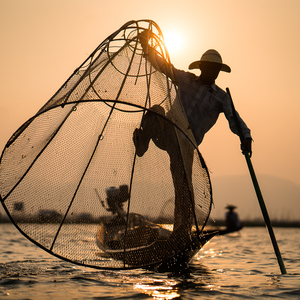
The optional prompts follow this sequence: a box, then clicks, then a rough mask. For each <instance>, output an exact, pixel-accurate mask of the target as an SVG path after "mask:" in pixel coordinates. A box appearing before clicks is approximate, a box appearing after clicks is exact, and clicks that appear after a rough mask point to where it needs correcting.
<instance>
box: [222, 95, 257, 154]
mask: <svg viewBox="0 0 300 300" xmlns="http://www.w3.org/2000/svg"><path fill="white" fill-rule="evenodd" d="M223 110H224V114H225V117H226V119H227V120H228V123H229V127H230V129H231V131H232V132H233V133H235V134H237V135H239V132H238V129H237V127H236V124H235V119H234V116H233V112H232V107H231V101H230V98H229V96H228V95H227V94H226V98H225V99H224V102H223ZM236 114H237V119H238V121H239V123H240V125H241V129H242V131H243V138H244V139H243V141H242V143H241V149H242V150H246V151H247V152H248V153H249V155H250V157H251V155H252V137H251V133H250V129H249V128H248V127H247V125H246V123H245V122H244V121H243V120H242V118H241V117H240V116H239V114H238V112H236Z"/></svg>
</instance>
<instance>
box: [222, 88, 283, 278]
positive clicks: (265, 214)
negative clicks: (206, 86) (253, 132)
mask: <svg viewBox="0 0 300 300" xmlns="http://www.w3.org/2000/svg"><path fill="white" fill-rule="evenodd" d="M226 91H227V94H228V95H229V98H230V100H231V106H232V112H233V117H234V120H235V123H236V127H237V129H238V133H239V137H240V140H241V143H242V142H243V140H244V134H243V132H242V128H241V124H240V122H239V120H238V117H237V113H236V110H235V107H234V104H233V101H232V98H231V94H230V91H229V88H226ZM243 154H244V156H245V158H246V162H247V165H248V169H249V172H250V175H251V178H252V182H253V186H254V189H255V192H256V196H257V199H258V202H259V205H260V209H261V212H262V214H263V217H264V220H265V224H266V227H267V229H268V231H269V235H270V238H271V241H272V244H273V248H274V251H275V254H276V257H277V261H278V264H279V267H280V270H281V274H286V269H285V266H284V263H283V260H282V257H281V254H280V251H279V248H278V245H277V241H276V238H275V234H274V231H273V228H272V224H271V221H270V218H269V214H268V211H267V208H266V205H265V202H264V199H263V196H262V193H261V190H260V188H259V184H258V181H257V178H256V175H255V172H254V169H253V165H252V162H251V159H250V156H249V153H248V151H247V150H243Z"/></svg>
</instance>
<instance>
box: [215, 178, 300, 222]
mask: <svg viewBox="0 0 300 300" xmlns="http://www.w3.org/2000/svg"><path fill="white" fill-rule="evenodd" d="M211 180H212V186H213V198H214V207H213V209H212V214H211V216H212V217H213V218H217V219H218V218H221V219H223V218H224V214H225V212H226V210H225V206H226V205H227V204H234V205H236V206H237V207H238V208H237V212H238V214H239V216H240V218H241V219H246V220H253V219H257V218H258V219H259V218H262V213H261V210H260V206H259V203H258V200H257V196H256V193H255V190H254V187H253V184H252V180H251V177H250V175H241V176H228V177H215V178H214V177H213V176H212V178H211ZM257 180H258V182H259V186H260V189H261V192H262V195H263V198H264V202H265V204H266V207H267V210H268V213H269V216H270V219H271V220H285V221H300V201H299V200H300V185H297V184H295V183H293V182H291V181H289V180H285V179H281V178H277V177H272V176H268V175H257Z"/></svg>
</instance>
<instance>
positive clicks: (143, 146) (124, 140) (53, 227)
mask: <svg viewBox="0 0 300 300" xmlns="http://www.w3.org/2000/svg"><path fill="white" fill-rule="evenodd" d="M144 29H150V30H151V31H152V32H153V36H152V38H151V39H150V43H151V46H152V47H154V48H155V49H156V51H157V53H158V55H160V56H161V57H162V58H164V60H165V62H166V67H167V64H168V63H169V57H168V54H167V51H166V49H165V47H164V43H163V38H162V33H161V31H160V29H159V27H158V26H157V24H155V23H154V22H153V21H151V20H141V21H130V22H128V23H127V24H125V25H124V26H122V27H121V28H120V29H119V30H117V31H116V32H115V33H113V34H112V35H111V36H109V37H108V38H107V39H106V40H104V41H103V42H102V43H101V44H100V45H99V46H98V47H97V48H96V50H95V51H94V52H93V53H92V54H91V55H90V56H89V57H88V59H87V60H86V61H85V62H84V63H83V64H82V65H81V66H80V67H79V68H78V69H77V70H76V71H75V72H74V73H73V74H72V75H71V76H70V78H69V79H68V80H67V81H66V82H65V83H64V85H63V86H62V87H61V88H60V89H59V90H58V91H57V93H56V94H55V95H54V96H53V97H52V98H51V99H50V100H49V101H48V102H47V103H46V104H45V105H44V106H43V107H42V108H41V109H40V110H39V112H38V113H37V114H36V115H35V116H33V117H32V118H31V119H29V120H28V121H27V122H26V123H25V124H23V125H22V126H21V127H20V128H19V129H18V130H17V131H16V132H15V133H14V134H13V136H12V137H11V138H10V140H9V141H8V143H7V145H6V146H5V149H4V150H3V153H2V156H1V164H0V192H1V202H2V204H3V206H4V208H5V210H6V212H7V213H8V215H9V217H10V219H11V220H12V222H13V223H14V224H15V226H16V227H17V228H18V229H19V230H20V231H21V232H22V233H23V234H24V235H25V236H26V237H27V238H29V239H30V240H31V241H33V242H34V243H36V244H37V245H38V246H40V247H42V248H43V249H45V250H46V251H48V252H50V253H51V254H54V255H56V256H58V257H60V258H63V259H66V260H68V261H72V262H74V263H78V264H83V265H87V266H91V267H96V268H108V269H114V268H118V269H119V268H132V267H141V266H148V265H153V264H157V263H160V262H162V261H164V260H166V259H168V258H170V257H172V256H174V255H175V254H176V253H178V252H180V251H183V250H184V249H186V248H187V246H188V245H190V243H191V242H192V241H195V240H197V238H198V236H199V235H201V232H202V230H203V227H204V225H205V223H206V221H207V219H208V216H209V213H210V209H211V202H212V198H211V186H210V179H209V175H208V171H207V168H206V165H205V163H204V161H203V158H202V156H201V154H200V153H199V151H198V149H197V146H196V143H195V142H194V138H193V135H192V133H191V130H190V129H189V124H188V121H187V119H186V116H185V113H184V110H183V108H182V105H181V102H180V100H179V98H178V95H177V90H176V86H175V85H174V84H173V83H172V81H171V80H170V79H169V78H168V77H167V76H165V75H164V74H163V73H162V72H161V71H159V70H157V69H155V68H154V67H153V66H152V65H151V64H150V63H149V62H148V61H147V59H146V57H147V56H146V55H144V54H145V53H144V52H143V48H142V47H141V45H140V42H139V39H138V35H139V33H141V32H142V31H143V30H144ZM200 246H201V245H200ZM200 246H199V247H200Z"/></svg>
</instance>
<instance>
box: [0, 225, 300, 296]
mask: <svg viewBox="0 0 300 300" xmlns="http://www.w3.org/2000/svg"><path fill="white" fill-rule="evenodd" d="M274 231H275V235H276V238H277V241H278V245H279V247H280V250H281V253H282V257H283V259H284V262H285V266H286V269H287V272H288V274H286V275H281V274H280V269H279V266H278V264H277V260H276V256H275V254H274V252H273V248H272V245H271V242H270V239H269V236H268V233H267V231H266V229H265V228H263V227H261V228H245V229H243V230H242V231H241V233H240V234H235V235H232V236H222V237H216V238H213V239H212V240H211V241H210V242H209V243H208V244H207V245H206V246H204V248H203V249H201V250H200V251H199V252H198V254H197V255H196V257H195V258H194V260H193V261H192V263H191V265H190V269H189V272H187V273H185V274H181V275H174V274H171V273H155V272H150V271H146V270H142V269H138V270H126V271H104V270H103V271H99V270H95V269H91V268H84V267H80V266H77V265H73V264H71V263H67V262H64V261H61V260H58V259H57V258H55V257H52V256H51V255H49V254H48V253H46V252H45V251H43V250H42V249H39V248H38V247H36V246H35V245H34V244H32V243H30V242H29V241H27V240H26V239H25V238H24V237H22V236H21V235H20V234H19V233H18V231H17V230H16V229H15V228H14V227H13V225H10V224H0V232H1V237H2V239H1V240H0V247H1V253H0V299H2V298H7V296H10V298H11V299H24V295H26V299H41V298H42V299H43V300H46V299H53V298H57V299H62V298H65V299H133V298H135V299H149V297H150V298H151V299H199V298H201V299H232V298H236V299H241V298H252V299H253V298H256V297H260V298H263V299H266V298H268V297H269V298H274V297H275V298H276V299H281V298H282V299H284V298H288V299H300V289H299V282H300V252H299V249H300V241H299V234H300V229H298V228H294V229H293V228H275V229H274ZM8 299H9V298H8Z"/></svg>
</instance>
